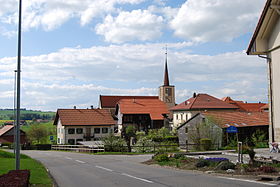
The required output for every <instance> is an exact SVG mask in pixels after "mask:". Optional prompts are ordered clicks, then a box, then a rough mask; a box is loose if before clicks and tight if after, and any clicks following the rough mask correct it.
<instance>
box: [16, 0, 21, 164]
mask: <svg viewBox="0 0 280 187" xmlns="http://www.w3.org/2000/svg"><path fill="white" fill-rule="evenodd" d="M21 6H22V0H19V16H18V17H19V19H18V58H17V112H16V129H15V130H16V170H19V169H20V71H21V70H20V64H21Z"/></svg>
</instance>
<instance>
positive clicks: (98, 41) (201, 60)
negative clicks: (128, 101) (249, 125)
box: [0, 0, 267, 111]
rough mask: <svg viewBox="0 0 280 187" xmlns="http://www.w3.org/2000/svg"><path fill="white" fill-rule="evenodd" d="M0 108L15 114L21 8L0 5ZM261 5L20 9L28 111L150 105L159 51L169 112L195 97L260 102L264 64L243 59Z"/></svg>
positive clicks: (197, 2)
mask: <svg viewBox="0 0 280 187" xmlns="http://www.w3.org/2000/svg"><path fill="white" fill-rule="evenodd" d="M0 4H1V6H0V49H1V50H0V108H12V107H13V94H14V92H13V89H14V70H15V69H16V56H17V17H18V13H17V11H18V0H0ZM264 4H265V0H246V1H244V0H234V1H232V0H176V1H174V0H23V23H22V27H23V34H22V37H23V39H22V55H23V57H22V95H21V98H22V100H21V106H22V107H24V108H28V109H36V110H52V111H55V110H56V109H57V108H72V107H73V106H74V105H76V106H77V107H79V108H87V107H89V106H90V105H94V106H95V107H97V106H98V102H99V95H157V93H158V87H159V86H160V85H162V83H163V68H164V61H165V55H164V53H165V46H166V45H167V47H168V65H169V74H170V83H171V84H173V85H175V88H176V102H177V103H180V102H182V101H184V100H186V99H188V98H189V97H190V96H191V95H192V93H193V92H197V93H208V94H211V95H213V96H215V97H218V98H221V97H224V96H230V97H232V98H233V99H236V100H243V101H248V102H259V101H262V102H267V74H266V71H267V69H266V62H265V60H263V59H259V58H258V57H256V56H247V55H246V53H245V50H246V48H247V46H248V43H249V41H250V39H251V36H252V32H253V31H254V29H255V26H256V24H257V21H258V18H259V16H260V13H261V11H262V8H263V6H264Z"/></svg>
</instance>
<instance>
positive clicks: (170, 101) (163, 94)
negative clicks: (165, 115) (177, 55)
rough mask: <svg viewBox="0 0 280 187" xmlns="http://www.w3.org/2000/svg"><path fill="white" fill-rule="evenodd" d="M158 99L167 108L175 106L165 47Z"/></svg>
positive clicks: (173, 88) (173, 89)
mask: <svg viewBox="0 0 280 187" xmlns="http://www.w3.org/2000/svg"><path fill="white" fill-rule="evenodd" d="M158 97H159V99H160V100H161V101H163V102H165V103H166V104H167V106H168V107H169V108H170V107H173V106H175V87H174V86H172V85H170V84H169V76H168V67H167V47H166V50H165V69H164V77H163V85H162V86H160V87H159V94H158Z"/></svg>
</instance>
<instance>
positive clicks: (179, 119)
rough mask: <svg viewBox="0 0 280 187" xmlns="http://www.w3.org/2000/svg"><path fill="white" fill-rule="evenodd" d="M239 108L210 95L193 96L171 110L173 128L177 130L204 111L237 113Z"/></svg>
mask: <svg viewBox="0 0 280 187" xmlns="http://www.w3.org/2000/svg"><path fill="white" fill-rule="evenodd" d="M237 109H238V107H237V106H235V105H232V104H229V103H227V102H225V101H222V100H220V99H218V98H216V97H213V96H211V95H208V94H202V93H200V94H196V93H194V94H193V97H191V98H189V99H188V100H186V101H184V102H182V103H180V104H178V105H177V106H174V107H172V108H171V109H170V111H171V112H173V125H172V128H173V129H176V128H177V127H179V126H180V125H181V124H183V123H185V122H186V121H187V120H189V119H190V118H192V117H193V116H194V115H196V114H197V113H199V112H203V111H206V110H207V111H220V112H221V111H235V110H237Z"/></svg>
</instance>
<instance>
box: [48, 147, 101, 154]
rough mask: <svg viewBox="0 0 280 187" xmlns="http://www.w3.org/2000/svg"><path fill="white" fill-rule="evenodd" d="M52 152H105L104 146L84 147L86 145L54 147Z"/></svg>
mask: <svg viewBox="0 0 280 187" xmlns="http://www.w3.org/2000/svg"><path fill="white" fill-rule="evenodd" d="M52 150H60V151H75V152H90V153H93V152H104V151H105V148H104V145H98V146H92V147H90V146H84V145H52Z"/></svg>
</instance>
